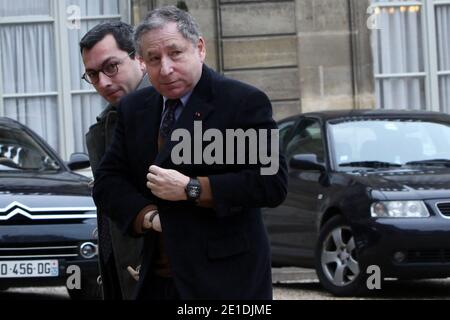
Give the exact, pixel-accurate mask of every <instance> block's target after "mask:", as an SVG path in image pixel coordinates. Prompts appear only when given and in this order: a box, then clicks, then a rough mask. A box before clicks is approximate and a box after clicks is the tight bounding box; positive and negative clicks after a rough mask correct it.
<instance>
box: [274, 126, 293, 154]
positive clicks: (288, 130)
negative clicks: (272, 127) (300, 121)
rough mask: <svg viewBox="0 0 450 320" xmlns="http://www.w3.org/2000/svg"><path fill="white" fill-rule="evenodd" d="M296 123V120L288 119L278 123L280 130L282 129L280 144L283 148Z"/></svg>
mask: <svg viewBox="0 0 450 320" xmlns="http://www.w3.org/2000/svg"><path fill="white" fill-rule="evenodd" d="M294 124H295V120H288V121H284V122H282V123H279V124H278V130H280V146H281V148H283V149H284V147H285V145H286V139H287V138H288V137H289V134H290V133H291V130H292V127H293V126H294Z"/></svg>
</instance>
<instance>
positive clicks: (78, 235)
mask: <svg viewBox="0 0 450 320" xmlns="http://www.w3.org/2000/svg"><path fill="white" fill-rule="evenodd" d="M88 166H89V159H88V158H87V156H86V155H84V154H74V155H72V157H71V161H69V163H65V162H64V161H62V160H61V158H60V157H59V156H58V155H57V154H56V153H55V151H54V150H52V148H51V147H50V146H49V145H48V144H47V143H46V142H45V141H44V140H43V139H42V138H41V137H39V136H38V135H37V134H35V133H34V132H32V131H31V130H30V129H29V128H27V127H25V126H23V125H22V124H20V123H18V122H16V121H14V120H11V119H8V118H0V289H7V288H9V287H23V286H26V287H29V286H61V285H64V286H66V285H67V284H68V289H70V290H68V291H69V294H70V296H71V297H72V298H77V299H83V298H89V299H95V298H98V297H99V296H100V289H99V286H98V284H97V278H98V275H99V272H98V263H97V234H96V228H97V220H96V208H95V205H94V203H93V200H92V198H91V188H90V179H89V178H87V177H84V176H82V175H79V174H76V173H74V172H73V171H72V170H76V169H80V168H85V167H88Z"/></svg>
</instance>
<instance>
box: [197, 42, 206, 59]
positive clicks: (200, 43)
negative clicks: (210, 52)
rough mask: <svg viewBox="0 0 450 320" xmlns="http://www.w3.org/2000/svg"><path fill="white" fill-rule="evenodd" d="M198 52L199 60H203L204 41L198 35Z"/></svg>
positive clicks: (204, 55) (204, 56) (204, 52)
mask: <svg viewBox="0 0 450 320" xmlns="http://www.w3.org/2000/svg"><path fill="white" fill-rule="evenodd" d="M197 49H198V54H199V56H200V60H201V62H202V63H203V62H205V59H206V42H205V39H203V38H202V37H200V38H199V39H198V43H197Z"/></svg>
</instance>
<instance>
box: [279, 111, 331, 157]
mask: <svg viewBox="0 0 450 320" xmlns="http://www.w3.org/2000/svg"><path fill="white" fill-rule="evenodd" d="M285 153H286V159H287V160H288V162H289V160H290V159H291V158H292V157H293V156H294V155H296V154H315V155H316V156H317V160H318V161H319V162H324V161H325V160H324V158H325V151H324V147H323V139H322V130H321V128H320V123H319V121H318V120H314V119H305V120H302V121H301V122H300V124H299V125H298V127H297V128H296V129H295V132H294V133H293V135H292V136H291V140H290V141H289V142H288V143H287V145H286V150H285Z"/></svg>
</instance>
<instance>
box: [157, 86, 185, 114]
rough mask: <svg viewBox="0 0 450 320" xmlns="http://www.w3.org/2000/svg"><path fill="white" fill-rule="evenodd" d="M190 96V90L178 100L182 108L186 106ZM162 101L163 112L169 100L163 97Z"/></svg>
mask: <svg viewBox="0 0 450 320" xmlns="http://www.w3.org/2000/svg"><path fill="white" fill-rule="evenodd" d="M191 95H192V90H191V91H189V92H188V93H186V94H185V95H184V96H182V97H181V98H180V100H181V103H182V104H183V107H185V106H186V104H187V103H188V101H189V98H190V97H191ZM163 100H164V104H163V106H164V109H163V112H164V110H165V109H166V101H167V100H169V98H166V97H164V96H163Z"/></svg>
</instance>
